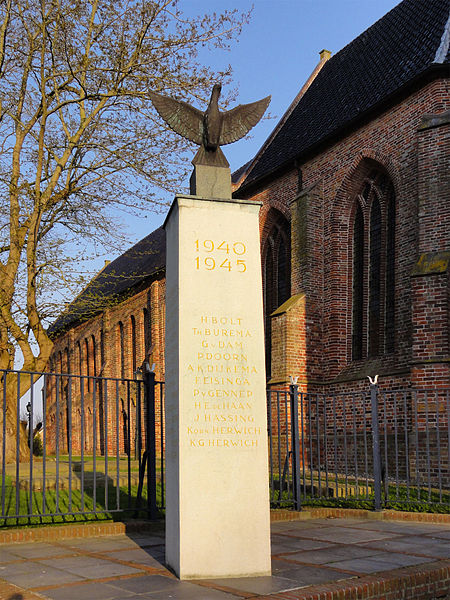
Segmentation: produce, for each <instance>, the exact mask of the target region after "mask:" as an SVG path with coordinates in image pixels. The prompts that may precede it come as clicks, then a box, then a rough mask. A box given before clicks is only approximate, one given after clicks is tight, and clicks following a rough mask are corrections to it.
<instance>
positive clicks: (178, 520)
mask: <svg viewBox="0 0 450 600" xmlns="http://www.w3.org/2000/svg"><path fill="white" fill-rule="evenodd" d="M259 210H260V204H259V203H256V202H251V201H246V200H232V199H231V198H230V199H223V200H221V199H216V200H209V199H205V198H199V197H197V196H178V197H176V198H175V200H174V203H173V205H172V207H171V210H170V212H169V215H168V217H167V219H166V223H165V229H166V235H167V262H166V560H167V563H168V564H169V566H170V567H172V568H173V569H174V571H175V573H176V574H177V575H178V576H179V577H180V578H181V579H195V578H206V577H240V576H255V575H270V572H271V567H270V518H269V482H268V455H267V452H268V450H267V414H266V394H265V370H264V331H263V307H262V281H261V260H260V242H259V219H258V214H259Z"/></svg>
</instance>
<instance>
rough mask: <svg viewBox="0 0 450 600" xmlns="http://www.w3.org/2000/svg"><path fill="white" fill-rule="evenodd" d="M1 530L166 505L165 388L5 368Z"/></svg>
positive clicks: (0, 395)
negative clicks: (6, 369) (7, 527)
mask: <svg viewBox="0 0 450 600" xmlns="http://www.w3.org/2000/svg"><path fill="white" fill-rule="evenodd" d="M0 385H1V387H0V432H1V442H0V468H1V515H0V525H13V524H15V523H16V524H26V523H47V522H71V521H74V520H78V519H83V520H85V519H102V518H111V517H112V516H114V515H116V514H121V513H124V512H126V513H128V514H129V515H131V516H137V515H142V514H145V515H147V516H149V517H150V518H155V516H156V515H157V513H158V510H159V509H160V508H162V507H163V505H164V451H163V450H164V384H163V383H161V382H157V381H155V375H154V373H152V372H151V371H150V369H149V367H148V365H144V368H143V370H142V373H141V374H140V377H139V378H136V379H117V378H113V377H96V376H86V375H73V374H68V373H34V372H27V371H2V370H0Z"/></svg>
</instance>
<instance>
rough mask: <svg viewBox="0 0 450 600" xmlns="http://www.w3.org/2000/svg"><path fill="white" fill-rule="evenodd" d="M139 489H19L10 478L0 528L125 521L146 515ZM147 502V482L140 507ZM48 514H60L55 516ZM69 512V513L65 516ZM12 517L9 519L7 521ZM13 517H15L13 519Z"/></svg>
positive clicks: (108, 486) (159, 490)
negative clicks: (127, 518)
mask: <svg viewBox="0 0 450 600" xmlns="http://www.w3.org/2000/svg"><path fill="white" fill-rule="evenodd" d="M137 492H138V486H137V485H132V486H131V488H130V489H128V486H119V488H117V486H115V485H113V484H111V483H110V482H109V483H108V484H107V485H106V486H105V485H99V486H97V487H96V488H95V490H94V488H93V487H92V486H89V484H87V485H86V487H84V489H83V490H80V489H72V490H71V493H69V490H68V489H59V490H57V489H46V490H45V493H44V491H42V490H33V491H31V492H30V490H29V489H21V488H19V489H17V488H16V486H15V485H14V481H13V479H12V478H11V477H10V476H6V478H5V486H4V493H3V490H2V493H1V494H0V496H1V500H2V506H1V508H2V517H0V526H3V527H5V526H7V527H8V526H9V527H11V526H15V525H44V524H51V523H59V524H61V523H77V522H83V521H105V520H123V519H124V518H126V517H140V518H143V517H145V516H147V512H146V511H145V510H137V507H138V500H137ZM156 493H157V505H158V506H160V505H161V485H160V484H159V483H157V492H156ZM146 503H147V489H146V481H145V482H144V487H143V490H142V498H141V502H140V503H139V506H140V507H141V508H145V507H146ZM48 513H58V514H54V515H53V516H51V515H49V514H48ZM64 513H70V514H64ZM18 514H19V515H31V516H22V517H18V518H17V517H16V515H18ZM5 517H10V518H5ZM11 517H12V518H11Z"/></svg>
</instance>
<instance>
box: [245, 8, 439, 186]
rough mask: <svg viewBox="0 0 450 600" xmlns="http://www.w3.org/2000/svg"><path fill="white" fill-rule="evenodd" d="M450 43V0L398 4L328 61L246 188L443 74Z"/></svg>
mask: <svg viewBox="0 0 450 600" xmlns="http://www.w3.org/2000/svg"><path fill="white" fill-rule="evenodd" d="M449 47H450V17H449V0H403V1H402V2H400V3H398V4H397V5H396V6H394V7H393V8H392V9H391V10H390V11H388V12H387V13H386V14H385V15H383V16H382V17H381V18H380V19H378V20H377V21H375V23H373V24H372V25H371V26H370V27H368V28H367V29H366V30H365V31H363V32H362V33H360V34H359V35H358V36H357V37H356V38H355V39H353V40H352V41H351V42H349V43H348V44H347V45H346V46H344V47H343V48H341V49H340V50H339V51H338V52H336V54H334V55H333V56H332V57H331V58H330V60H328V61H327V63H326V65H324V68H323V69H322V70H321V71H320V73H319V74H318V76H317V77H316V78H315V79H314V81H313V82H312V84H311V86H310V87H309V88H308V90H307V91H306V93H305V94H304V95H303V96H302V97H301V98H300V100H299V102H297V104H296V106H295V107H294V108H293V110H292V111H288V117H287V119H286V121H285V122H284V123H283V125H282V126H281V127H278V126H277V127H276V128H275V129H274V131H273V132H272V134H271V135H270V136H269V138H268V139H267V140H266V141H265V143H264V144H263V146H262V147H261V148H260V149H259V150H258V152H257V154H256V155H255V157H254V158H253V160H252V162H251V166H250V168H248V169H247V172H246V174H245V175H244V177H242V180H241V184H240V186H239V188H238V189H240V188H242V189H243V190H245V189H246V188H247V186H250V185H253V184H254V183H255V182H256V181H258V180H259V179H260V178H261V177H264V176H266V175H268V174H269V173H272V172H274V171H275V170H277V169H279V168H282V167H283V165H287V164H288V163H289V164H291V163H293V161H294V160H297V159H298V158H299V157H300V156H301V155H302V154H304V153H306V152H307V151H309V150H312V149H313V148H314V147H315V148H317V147H318V145H319V144H320V143H322V142H324V140H325V139H329V138H330V137H331V136H332V135H339V132H341V133H342V132H344V131H345V130H346V129H345V128H346V127H347V130H348V127H351V126H354V125H355V124H356V123H357V122H361V119H363V118H364V115H366V114H367V115H368V114H369V113H370V111H372V112H373V111H375V110H380V109H381V107H382V106H386V105H387V104H388V103H390V102H393V101H394V100H395V98H398V97H399V94H400V93H401V92H402V90H403V91H406V90H407V86H408V85H411V84H412V83H413V82H416V83H417V82H419V79H420V80H421V81H425V79H426V78H427V77H429V76H430V77H431V76H437V75H438V72H439V71H438V67H444V66H445V65H446V64H447V63H448V60H449V56H448V52H449ZM235 193H238V190H236V192H235Z"/></svg>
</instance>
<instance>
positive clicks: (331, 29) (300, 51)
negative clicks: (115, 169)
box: [100, 0, 398, 262]
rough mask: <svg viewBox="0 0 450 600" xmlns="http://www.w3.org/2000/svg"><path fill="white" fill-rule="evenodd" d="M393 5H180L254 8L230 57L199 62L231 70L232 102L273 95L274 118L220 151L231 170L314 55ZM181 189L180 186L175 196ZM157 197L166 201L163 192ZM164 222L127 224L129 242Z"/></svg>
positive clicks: (257, 1)
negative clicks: (235, 91) (235, 95)
mask: <svg viewBox="0 0 450 600" xmlns="http://www.w3.org/2000/svg"><path fill="white" fill-rule="evenodd" d="M397 4H398V1H397V0H253V1H252V0H180V6H181V8H182V9H183V10H184V11H185V12H186V13H187V14H188V15H190V16H191V15H195V14H203V13H205V12H212V11H215V12H221V11H223V10H225V9H231V8H234V7H236V8H238V9H241V10H242V11H247V10H249V9H250V8H251V6H252V5H253V7H254V8H253V13H252V18H251V20H250V23H249V24H248V25H247V26H246V27H245V28H244V31H243V33H242V35H241V37H240V40H239V42H238V43H236V44H235V45H234V46H233V49H232V50H231V51H230V52H226V51H223V52H217V51H215V52H207V51H205V52H204V53H203V54H202V55H201V60H202V62H204V63H206V64H208V65H209V66H211V67H213V68H216V69H220V68H221V67H223V66H224V65H228V64H231V65H232V67H233V71H234V77H233V79H234V85H235V86H236V87H237V88H238V90H239V95H238V98H237V103H247V102H253V101H255V100H258V99H260V98H263V97H265V96H267V95H269V94H270V95H271V96H272V101H271V104H270V107H269V110H270V113H271V114H272V115H274V116H276V117H277V118H276V119H273V120H266V121H263V122H260V123H259V124H258V125H257V126H256V127H255V129H253V130H252V133H251V139H244V140H240V141H239V142H236V143H235V144H232V145H230V146H226V147H225V148H224V151H225V154H226V157H227V159H228V161H229V163H230V166H231V169H232V171H233V170H235V169H237V168H238V167H239V166H241V165H242V164H244V163H245V162H247V161H248V160H250V159H251V158H252V157H253V156H254V155H255V154H256V152H257V151H258V149H259V148H260V146H261V145H262V144H263V143H264V141H265V139H266V138H267V137H268V135H269V134H270V132H271V131H272V129H273V128H274V127H275V125H276V123H277V120H278V119H279V118H281V117H282V115H283V113H284V112H285V110H286V109H287V108H288V106H289V104H290V103H291V101H292V100H293V99H294V97H295V96H296V94H297V92H298V91H299V90H300V88H301V87H302V85H303V83H304V82H305V81H306V79H307V78H308V77H309V75H310V74H311V72H312V71H313V69H314V67H315V66H316V64H317V63H318V61H319V52H320V51H321V50H322V49H324V48H325V49H327V50H330V51H331V52H332V54H336V53H337V52H338V51H339V50H340V49H342V48H343V47H344V46H345V45H346V44H348V43H349V42H351V41H352V40H353V39H354V38H355V37H357V36H358V35H359V34H360V33H362V32H363V31H364V30H365V29H367V28H368V27H370V26H371V25H372V24H373V23H375V21H377V20H378V19H379V18H381V17H382V16H383V15H384V14H386V13H387V12H388V11H389V10H391V9H392V8H393V7H394V6H396V5H397ZM199 108H202V107H199ZM203 108H205V107H203ZM194 153H195V151H193V156H194ZM186 185H187V182H180V191H183V189H184V187H185V186H186ZM161 198H164V199H165V200H169V201H170V200H171V197H169V195H167V194H164V193H163V192H161ZM142 216H143V217H144V215H142ZM163 220H164V215H162V214H158V215H155V214H153V213H151V212H149V213H148V214H147V215H145V218H140V217H135V218H134V219H131V218H130V219H129V220H128V219H127V230H128V233H129V238H130V242H136V241H138V240H139V239H141V238H142V237H144V236H145V235H147V234H148V233H150V232H151V231H152V230H153V229H155V228H156V227H158V226H160V225H161V224H162V222H163ZM108 258H111V259H112V258H115V256H110V257H108ZM100 262H102V261H100Z"/></svg>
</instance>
